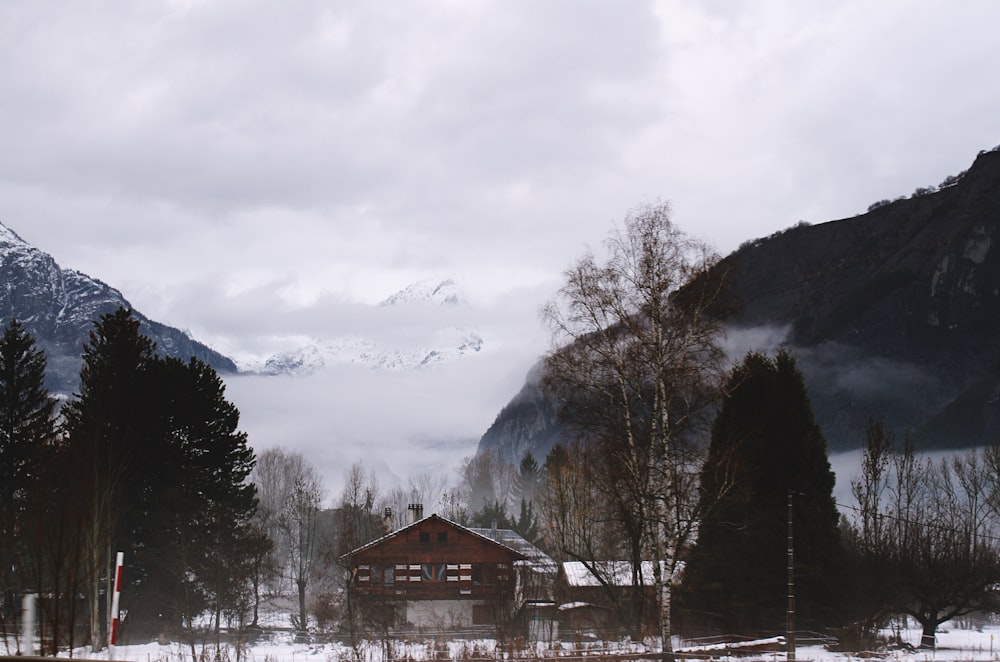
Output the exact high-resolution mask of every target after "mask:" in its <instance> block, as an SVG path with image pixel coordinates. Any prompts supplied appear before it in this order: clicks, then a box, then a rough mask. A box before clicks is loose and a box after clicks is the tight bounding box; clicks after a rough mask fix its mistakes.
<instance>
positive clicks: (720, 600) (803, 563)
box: [684, 351, 844, 633]
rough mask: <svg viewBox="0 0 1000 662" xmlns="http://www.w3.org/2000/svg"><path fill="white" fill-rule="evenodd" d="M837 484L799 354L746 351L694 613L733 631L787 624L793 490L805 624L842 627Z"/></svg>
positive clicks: (702, 537) (701, 541)
mask: <svg viewBox="0 0 1000 662" xmlns="http://www.w3.org/2000/svg"><path fill="white" fill-rule="evenodd" d="M833 487H834V474H833V472H832V471H831V470H830V463H829V461H828V459H827V453H826V441H825V440H824V438H823V435H822V433H821V432H820V430H819V427H818V426H817V425H816V423H815V421H814V419H813V413H812V407H811V405H810V403H809V398H808V395H807V393H806V388H805V384H804V382H803V380H802V375H801V373H800V372H799V371H798V369H797V368H796V366H795V361H794V359H793V358H792V357H791V356H790V355H789V354H788V353H787V352H785V351H781V352H779V353H778V355H777V356H776V357H775V358H774V359H770V358H768V357H766V356H764V355H762V354H758V353H751V354H749V355H747V356H746V358H745V359H744V360H743V362H742V363H741V364H740V365H738V366H737V367H736V368H734V369H733V371H732V373H731V375H730V378H729V381H728V388H727V395H726V396H725V398H724V400H723V403H722V407H721V410H720V411H719V413H718V415H717V417H716V420H715V423H714V426H713V429H712V439H711V445H710V448H709V453H708V458H707V460H706V463H705V466H704V469H703V472H702V481H701V490H702V492H701V504H702V509H703V512H704V516H703V519H702V522H701V526H700V528H699V534H698V541H697V544H696V546H695V547H694V549H693V550H692V552H691V556H690V559H689V562H688V564H687V571H686V577H685V587H684V596H685V597H684V603H685V606H686V611H688V613H689V614H692V615H693V617H694V618H695V620H696V621H698V620H702V621H704V620H707V621H708V622H709V623H713V624H714V625H716V626H718V627H721V628H722V629H723V631H726V632H748V633H749V632H758V631H761V630H765V631H775V630H781V629H783V628H784V626H785V623H786V620H785V619H786V608H787V595H788V593H787V579H788V566H787V560H788V557H787V541H788V501H789V495H791V498H792V502H793V504H794V507H793V522H794V560H795V565H794V568H795V572H794V579H795V595H796V602H795V606H796V624H797V625H798V626H800V627H808V626H810V625H812V626H818V625H821V624H822V625H832V624H834V623H835V621H836V619H837V616H838V613H837V601H838V589H839V588H840V586H841V585H842V580H843V567H844V566H843V556H842V549H841V545H840V540H839V532H838V520H839V515H838V512H837V508H836V503H835V501H834V499H833ZM699 616H700V617H701V618H700V619H699V618H698V617H699Z"/></svg>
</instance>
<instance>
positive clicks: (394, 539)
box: [343, 515, 527, 630]
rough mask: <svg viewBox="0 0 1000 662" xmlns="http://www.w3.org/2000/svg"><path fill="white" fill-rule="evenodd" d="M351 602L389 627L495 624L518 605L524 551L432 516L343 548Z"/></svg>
mask: <svg viewBox="0 0 1000 662" xmlns="http://www.w3.org/2000/svg"><path fill="white" fill-rule="evenodd" d="M343 558H344V559H345V560H346V561H348V566H349V568H350V573H351V579H350V584H349V587H348V590H349V591H350V594H351V595H350V597H351V600H352V603H353V604H354V605H356V606H357V607H358V609H359V610H361V612H362V613H364V614H365V616H366V618H367V620H368V621H369V622H375V623H378V624H380V625H381V626H383V627H385V628H386V629H388V630H404V629H419V628H427V629H438V630H445V629H449V630H454V629H470V630H474V629H487V628H489V629H493V628H497V627H504V626H506V625H507V624H509V623H511V622H512V621H513V620H514V617H515V616H516V614H517V612H518V611H519V609H520V607H521V604H520V603H521V600H520V598H519V596H518V591H517V590H516V589H517V583H518V582H517V572H516V570H515V564H518V563H520V562H523V561H525V560H526V558H527V557H526V555H525V554H523V553H522V552H519V551H517V550H516V549H514V548H512V547H509V546H507V545H505V544H503V543H501V542H497V541H496V540H494V539H492V538H490V537H487V536H484V535H481V534H479V533H476V532H474V531H472V530H470V529H468V528H466V527H463V526H460V525H458V524H456V523H454V522H451V521H449V520H447V519H444V518H442V517H439V516H437V515H431V516H429V517H425V518H421V519H419V520H417V521H415V522H413V523H412V524H410V525H409V526H406V527H403V528H401V529H398V530H396V531H393V532H392V533H389V534H387V535H385V536H383V537H382V538H379V539H378V540H375V541H373V542H371V543H368V544H367V545H364V546H362V547H359V548H358V549H356V550H354V551H352V552H349V553H348V554H346V555H344V557H343Z"/></svg>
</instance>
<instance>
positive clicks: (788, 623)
mask: <svg viewBox="0 0 1000 662" xmlns="http://www.w3.org/2000/svg"><path fill="white" fill-rule="evenodd" d="M792 520H793V518H792V493H791V492H790V491H789V492H788V612H787V614H786V618H785V642H786V643H787V645H788V654H787V658H786V659H787V660H788V661H789V662H795V545H794V541H795V538H794V535H793V530H792Z"/></svg>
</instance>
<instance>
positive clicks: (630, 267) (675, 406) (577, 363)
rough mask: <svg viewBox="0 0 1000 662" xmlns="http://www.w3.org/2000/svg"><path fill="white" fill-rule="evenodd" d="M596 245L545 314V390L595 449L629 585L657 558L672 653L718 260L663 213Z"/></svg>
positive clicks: (661, 208) (712, 381)
mask: <svg viewBox="0 0 1000 662" xmlns="http://www.w3.org/2000/svg"><path fill="white" fill-rule="evenodd" d="M605 246H606V249H607V258H606V260H605V261H604V262H603V263H602V262H599V261H598V259H597V258H596V257H595V256H594V255H593V254H592V253H587V254H586V255H584V257H583V258H581V259H580V260H579V261H578V262H577V263H576V264H575V265H573V266H572V267H571V268H569V269H568V270H567V271H566V272H565V274H564V277H565V284H564V285H563V287H562V288H561V289H560V290H559V297H558V298H557V299H556V300H555V301H553V302H551V303H550V304H548V305H547V306H545V308H544V309H543V311H542V316H543V319H544V320H545V321H546V322H547V323H548V325H549V327H550V328H551V330H552V332H553V345H554V349H553V350H552V351H551V352H550V353H549V354H548V355H547V356H546V359H545V376H544V378H543V382H542V384H543V387H544V388H545V389H546V390H547V391H548V392H549V393H551V394H554V395H555V396H556V397H558V398H560V399H561V401H562V405H563V407H562V411H561V418H562V419H563V421H565V422H566V423H568V424H569V425H571V426H572V427H573V428H574V429H576V430H577V431H578V432H579V433H580V436H581V437H582V438H585V439H586V440H587V441H588V442H589V443H591V444H596V445H597V446H598V447H599V448H600V449H601V450H602V452H603V455H604V458H605V461H606V464H605V466H606V467H608V472H607V473H605V474H604V478H605V480H604V481H603V485H604V488H605V489H606V490H607V492H606V496H607V497H608V498H609V499H612V500H613V501H614V502H615V503H617V504H618V511H619V512H618V515H619V517H620V518H621V519H622V522H623V523H624V524H626V530H627V534H628V536H629V538H630V547H631V549H630V560H631V561H632V564H633V574H634V576H635V581H636V583H638V582H639V581H640V580H641V577H640V573H641V561H642V560H643V557H644V556H647V555H651V556H652V557H654V558H655V559H656V560H658V561H660V563H655V564H654V566H655V568H656V583H657V587H658V595H659V598H660V616H659V622H660V634H661V637H662V642H663V647H664V651H669V650H670V634H671V633H670V596H671V583H672V574H673V572H672V569H673V568H674V567H675V564H676V562H677V552H678V549H679V547H680V546H681V545H683V544H685V543H686V542H687V534H688V533H689V532H690V522H688V521H681V518H687V516H688V514H690V513H691V512H693V509H694V508H695V505H694V504H696V502H697V494H696V493H695V492H694V491H693V490H691V489H690V483H691V479H692V478H691V476H688V475H687V473H688V472H689V471H690V470H691V469H692V468H693V469H694V471H695V472H696V471H697V466H698V462H697V461H693V458H692V456H691V455H690V454H689V451H691V450H693V449H692V447H691V446H690V445H689V444H690V443H691V442H692V440H693V437H692V434H691V432H692V430H693V429H694V427H695V426H696V424H697V423H699V422H700V418H699V417H700V415H701V414H703V413H704V412H705V408H706V405H707V404H709V403H710V402H712V401H713V400H714V398H715V396H716V394H717V389H718V387H719V385H720V384H721V379H722V376H723V358H724V357H723V353H722V351H721V349H720V347H719V345H718V341H719V339H720V336H721V332H722V327H721V321H720V319H719V318H718V317H717V316H715V315H713V314H711V313H712V312H714V311H715V310H716V309H717V307H718V306H719V304H720V300H721V298H722V297H721V295H722V285H723V281H722V279H721V278H720V272H719V271H718V270H713V267H715V266H716V265H717V262H718V260H717V257H716V256H715V255H714V254H713V253H712V252H711V251H710V250H709V248H708V247H707V246H706V245H705V244H703V243H701V242H699V241H696V240H694V239H691V238H689V237H687V236H686V235H684V234H683V233H682V232H681V231H680V230H679V229H678V228H677V227H676V226H675V225H674V224H673V223H672V222H671V221H670V217H669V208H668V207H667V205H665V204H658V205H649V206H644V207H640V208H639V209H637V210H635V211H633V212H632V213H630V214H629V215H628V216H627V217H626V219H625V226H624V228H623V229H615V230H614V231H613V232H612V233H611V234H610V236H609V238H608V240H607V242H606V244H605ZM679 458H683V459H682V461H680V462H678V459H679ZM663 569H665V571H664V570H663Z"/></svg>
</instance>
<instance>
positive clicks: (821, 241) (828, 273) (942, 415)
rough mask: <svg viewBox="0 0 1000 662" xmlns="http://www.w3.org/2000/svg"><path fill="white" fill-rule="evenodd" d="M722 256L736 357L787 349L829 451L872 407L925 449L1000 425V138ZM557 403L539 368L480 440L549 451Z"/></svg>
mask: <svg viewBox="0 0 1000 662" xmlns="http://www.w3.org/2000/svg"><path fill="white" fill-rule="evenodd" d="M717 268H718V269H721V270H725V271H727V272H728V273H729V274H731V278H732V281H731V282H732V283H733V285H734V291H735V294H736V301H737V303H738V306H737V308H738V312H737V313H736V314H734V315H733V316H731V317H730V318H729V319H728V322H727V342H728V343H729V344H730V346H731V348H733V355H732V356H731V357H730V358H731V359H732V360H733V361H738V360H739V359H741V358H742V355H740V352H743V353H745V351H747V350H758V351H766V352H773V351H774V350H775V349H777V348H778V347H779V346H783V347H785V348H786V349H788V350H789V351H790V352H791V353H792V355H793V356H794V357H795V358H796V361H797V364H798V366H799V368H800V370H801V371H802V373H803V377H804V379H805V381H806V386H807V388H808V391H809V395H810V398H811V401H812V404H813V409H814V413H815V415H816V420H817V422H818V423H819V425H820V427H821V428H822V429H823V432H824V434H825V436H826V438H827V442H828V445H829V447H830V448H831V450H849V449H853V448H857V447H859V446H860V445H861V443H862V442H863V439H864V429H865V427H866V426H867V423H868V421H869V420H871V419H881V420H883V421H884V422H885V423H886V426H887V428H888V429H890V430H894V431H896V432H897V433H898V434H899V435H900V436H902V435H903V434H906V435H909V436H911V438H912V439H913V440H914V441H915V443H917V444H918V445H919V446H921V447H925V448H954V447H968V446H974V445H980V444H984V443H991V442H992V441H994V440H996V439H998V438H1000V406H998V405H1000V335H998V334H997V333H996V328H997V323H998V322H1000V151H998V150H997V149H993V150H990V151H983V152H980V154H979V155H978V156H977V158H976V159H975V161H974V162H973V164H972V165H971V166H970V168H969V169H968V170H967V171H966V172H964V173H962V174H961V175H958V176H954V177H949V178H947V179H946V180H945V181H944V182H943V183H942V185H941V186H940V187H939V188H920V189H917V191H916V192H915V193H914V195H913V196H911V197H909V198H901V199H897V200H895V201H892V202H889V201H880V202H879V203H876V204H874V205H872V206H871V207H870V208H869V210H868V211H867V212H865V213H863V214H859V215H857V216H854V217H851V218H844V219H837V220H832V221H828V222H825V223H821V224H817V225H809V224H805V223H800V224H798V225H796V226H793V227H791V228H788V229H786V230H782V231H780V232H777V233H775V234H773V235H771V236H769V237H765V238H761V239H755V240H752V241H748V242H745V243H744V244H743V245H742V246H741V247H740V248H738V249H737V250H736V251H734V252H733V253H731V254H729V255H728V256H726V257H725V258H723V259H722V260H721V261H720V263H719V265H718V267H717ZM765 339H766V340H765ZM554 412H555V405H554V403H551V402H549V401H548V400H547V399H546V398H545V397H544V394H542V393H541V392H540V390H539V388H538V386H537V374H535V375H534V376H532V375H531V374H529V377H528V378H527V379H526V381H525V385H524V387H523V388H522V390H521V391H520V392H519V393H517V394H516V395H515V396H514V397H513V398H512V400H511V401H510V403H509V404H508V405H507V407H505V408H504V409H503V410H502V411H501V413H500V414H498V416H497V419H496V420H495V421H494V423H493V424H492V425H491V426H490V427H489V428H488V429H487V431H486V432H485V433H484V435H483V436H482V438H481V439H480V443H479V448H478V452H480V453H483V452H487V451H490V450H499V451H500V452H501V454H502V455H503V456H504V457H505V458H506V459H507V460H508V461H511V462H514V463H516V462H518V461H519V460H520V455H521V454H523V452H524V451H525V450H531V451H532V453H533V454H534V455H535V457H536V458H538V457H544V456H545V455H546V454H547V452H548V450H549V449H550V448H551V446H552V444H554V443H557V442H558V441H560V440H562V439H563V438H564V434H563V431H562V430H561V429H560V426H559V424H558V422H557V421H556V419H555V413H554Z"/></svg>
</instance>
